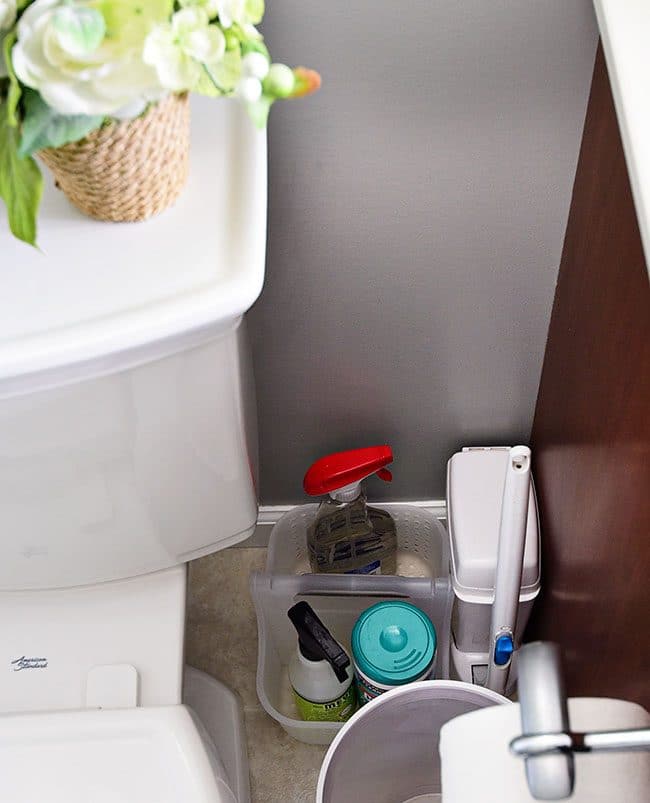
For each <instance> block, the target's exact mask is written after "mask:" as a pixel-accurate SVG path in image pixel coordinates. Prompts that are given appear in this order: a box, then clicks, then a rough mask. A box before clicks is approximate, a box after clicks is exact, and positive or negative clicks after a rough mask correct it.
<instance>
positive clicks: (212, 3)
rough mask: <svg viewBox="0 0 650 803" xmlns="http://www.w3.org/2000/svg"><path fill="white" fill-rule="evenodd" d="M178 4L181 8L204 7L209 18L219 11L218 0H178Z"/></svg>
mask: <svg viewBox="0 0 650 803" xmlns="http://www.w3.org/2000/svg"><path fill="white" fill-rule="evenodd" d="M180 4H181V6H182V8H192V7H193V6H198V7H199V8H202V9H204V10H205V11H206V13H207V15H208V17H209V18H210V19H211V20H212V19H214V18H215V17H216V16H217V14H218V13H219V0H180Z"/></svg>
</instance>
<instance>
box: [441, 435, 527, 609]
mask: <svg viewBox="0 0 650 803" xmlns="http://www.w3.org/2000/svg"><path fill="white" fill-rule="evenodd" d="M509 449H510V447H508V446H497V447H494V446H492V447H466V448H464V449H463V450H462V451H461V452H457V453H456V454H454V455H453V456H452V457H451V459H450V460H449V462H448V464H447V523H448V527H449V540H450V544H451V564H452V584H453V587H454V593H455V594H456V596H457V597H459V598H460V599H463V600H465V601H466V602H477V603H482V604H488V603H491V602H492V601H493V599H494V578H495V573H496V564H497V552H498V547H499V526H500V522H501V502H502V498H503V489H504V486H505V476H506V466H507V462H508V454H509ZM539 588H540V551H539V518H538V511H537V499H536V495H535V488H534V485H533V483H532V481H531V485H530V495H529V501H528V521H527V529H526V546H525V550H524V565H523V568H522V579H521V594H520V601H521V602H524V601H526V600H530V599H534V598H535V597H536V596H537V594H538V593H539Z"/></svg>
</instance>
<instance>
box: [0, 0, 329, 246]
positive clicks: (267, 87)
mask: <svg viewBox="0 0 650 803" xmlns="http://www.w3.org/2000/svg"><path fill="white" fill-rule="evenodd" d="M263 14H264V0H0V46H1V53H0V198H2V199H3V200H4V203H5V205H6V207H7V218H8V222H9V226H10V228H11V231H12V232H13V234H14V235H15V236H16V237H18V238H19V239H21V240H24V241H25V242H27V243H30V244H32V245H34V244H35V242H36V220H37V215H38V207H39V203H40V198H41V194H42V187H43V178H42V175H41V171H40V168H39V166H38V164H37V162H36V160H35V158H34V156H35V155H36V154H38V155H39V156H40V157H41V158H42V160H43V161H44V162H45V163H46V164H47V165H48V166H49V167H50V168H51V169H52V170H53V172H54V174H55V177H56V179H57V182H58V184H59V186H61V187H62V188H63V189H64V191H66V193H67V194H68V195H69V197H70V198H71V199H72V201H73V202H74V203H76V204H77V205H78V206H79V207H80V208H82V209H84V211H87V212H88V213H89V214H91V215H93V216H96V217H99V218H102V219H111V220H122V219H128V220H134V219H143V218H144V217H146V216H149V214H152V213H154V212H155V211H158V208H156V209H153V210H152V209H151V208H149V206H147V208H146V209H144V210H140V211H139V212H138V213H134V214H132V215H129V214H127V213H123V212H121V211H118V212H116V213H114V212H106V210H105V209H99V208H98V207H96V206H92V205H90V206H89V205H88V204H84V203H83V202H82V201H81V200H80V199H79V197H78V196H81V195H84V193H86V192H91V193H92V194H93V197H94V199H95V201H96V200H97V196H99V195H101V194H102V193H104V189H103V186H102V181H101V179H100V178H98V177H97V176H95V175H92V176H91V175H90V169H91V167H90V166H91V165H92V164H93V161H92V159H91V158H90V156H89V154H91V153H93V152H94V154H95V157H96V156H97V153H98V149H99V148H100V147H103V151H102V156H101V159H99V160H98V159H97V158H95V162H97V161H100V162H101V163H102V165H103V166H104V169H106V164H107V162H111V164H112V170H113V173H112V177H111V180H110V182H104V183H111V185H112V186H114V185H115V176H116V175H118V174H119V175H122V176H124V175H126V173H129V175H132V174H131V173H130V172H129V170H126V169H125V168H124V164H122V165H120V164H119V163H117V164H116V157H115V151H116V150H118V149H116V146H115V143H116V142H117V141H119V143H120V148H119V152H120V154H121V156H120V159H125V158H126V156H125V154H127V153H128V150H125V149H124V148H125V147H126V146H128V144H129V143H130V142H131V141H133V142H135V141H138V137H139V141H140V142H141V143H142V141H144V140H143V138H144V137H149V136H151V135H150V133H142V132H150V131H152V130H154V129H155V130H157V131H158V137H157V139H156V140H155V141H151V142H150V143H149V146H148V149H147V148H144V149H143V146H142V145H141V147H140V150H139V151H137V155H135V156H134V158H133V160H132V161H133V162H135V163H136V167H137V168H138V169H140V168H144V167H146V165H143V164H142V163H143V162H146V161H147V159H148V158H149V157H150V158H152V159H155V158H156V156H157V157H158V162H159V164H158V168H157V169H158V172H159V173H160V172H162V173H164V170H165V166H168V165H169V164H170V162H174V158H176V157H175V156H174V154H173V153H171V152H168V151H167V150H166V147H167V146H166V144H165V143H166V142H168V141H169V140H170V138H171V139H176V142H177V143H178V142H181V146H180V147H181V148H184V147H185V145H184V144H182V143H183V142H184V140H183V136H182V128H183V125H184V120H185V119H187V124H188V125H189V117H188V116H187V112H186V111H182V110H183V109H186V108H187V104H186V98H187V93H191V92H196V93H199V94H203V95H208V96H211V97H220V96H236V97H238V98H240V99H241V100H242V102H243V103H245V105H246V107H247V109H248V112H249V114H250V116H251V118H252V119H253V121H254V122H255V124H256V125H258V126H260V127H263V126H265V124H266V120H267V116H268V113H269V109H270V107H271V105H272V104H273V102H274V101H275V100H278V99H281V98H294V97H299V96H302V95H306V94H308V93H310V92H312V91H314V90H315V89H317V88H318V86H319V85H320V77H319V76H318V74H317V73H315V72H313V71H312V70H307V69H305V68H296V69H291V68H289V67H287V66H286V65H284V64H276V63H271V59H270V56H269V52H268V50H267V48H266V46H265V44H264V41H263V38H262V36H261V34H260V33H259V31H258V30H257V28H256V25H257V24H258V23H259V22H260V21H261V19H262V16H263ZM157 109H158V112H156V110H157ZM179 110H180V111H179ZM156 114H157V115H158V116H157V117H156ZM170 115H175V117H170ZM179 120H180V123H178V121H179ZM147 121H148V122H147ZM152 121H153V122H152ZM174 121H176V123H178V125H177V126H176V128H175V127H174V126H175V125H176V123H175V122H174ZM176 130H178V132H179V133H178V136H176V135H174V136H171V134H172V133H173V132H174V131H176ZM138 132H140V133H138ZM116 138H118V139H116ZM102 143H103V145H102ZM125 143H126V146H125ZM152 143H153V144H152ZM177 149H178V148H177ZM148 155H149V156H148ZM71 159H74V170H73V172H74V174H75V175H74V176H73V178H76V179H78V178H79V175H80V174H84V175H83V176H82V178H83V181H84V182H85V184H83V186H82V189H81V190H79V186H80V185H79V184H78V182H77V184H75V187H76V188H77V190H74V189H73V190H71V191H70V192H68V187H67V185H66V176H65V175H64V174H63V173H62V172H57V171H60V170H61V169H62V164H63V163H64V162H65V163H66V164H69V163H70V160H71ZM185 163H186V159H185V162H184V161H183V158H181V157H179V158H178V160H177V170H176V175H174V176H173V177H172V176H171V174H170V176H168V177H167V178H166V179H165V180H166V181H167V183H168V184H169V185H170V187H171V185H172V184H173V185H174V186H173V188H171V189H170V188H168V190H167V191H165V192H164V193H162V195H164V198H163V200H162V201H161V205H162V206H164V205H168V204H169V202H170V201H173V200H174V198H175V197H176V195H177V194H178V191H179V190H178V184H179V183H180V185H181V186H182V184H183V183H184V176H183V175H181V176H180V179H179V175H178V174H179V173H180V174H183V171H184V170H185V167H183V165H184V164H185ZM178 165H180V167H178ZM116 171H117V172H116ZM120 171H121V172H120ZM69 172H70V171H69ZM139 181H141V179H140V178H138V177H136V178H135V179H134V178H132V180H131V181H130V182H128V183H129V186H130V187H131V188H133V187H134V186H135V185H136V184H137V183H138V182H139ZM123 183H124V184H125V185H126V183H127V181H126V179H125V180H124V182H123ZM136 189H137V188H136ZM75 191H77V196H75ZM134 191H136V190H134ZM154 195H155V191H153V190H152V191H151V192H150V193H149V196H154ZM149 196H148V197H149ZM113 200H114V199H113ZM141 200H142V198H141Z"/></svg>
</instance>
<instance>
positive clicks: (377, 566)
mask: <svg viewBox="0 0 650 803" xmlns="http://www.w3.org/2000/svg"><path fill="white" fill-rule="evenodd" d="M343 574H381V561H380V560H374V561H373V562H372V563H369V564H368V565H367V566H362V567H361V568H360V569H350V571H349V572H343Z"/></svg>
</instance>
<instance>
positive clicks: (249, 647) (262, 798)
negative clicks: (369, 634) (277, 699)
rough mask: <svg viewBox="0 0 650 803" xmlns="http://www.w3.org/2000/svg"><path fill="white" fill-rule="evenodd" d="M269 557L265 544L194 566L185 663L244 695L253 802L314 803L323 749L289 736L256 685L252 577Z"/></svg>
mask: <svg viewBox="0 0 650 803" xmlns="http://www.w3.org/2000/svg"><path fill="white" fill-rule="evenodd" d="M265 562H266V550H265V549H261V548H235V549H226V550H223V551H222V552H216V553H215V554H213V555H208V556H207V557H205V558H201V559H200V560H197V561H194V562H193V563H191V564H190V582H189V599H188V623H187V634H186V661H187V663H188V664H190V665H191V666H195V667H196V668H197V669H202V670H203V671H204V672H207V673H208V674H210V675H212V676H213V677H215V678H217V679H218V680H220V681H222V682H223V683H225V684H226V685H227V686H229V687H230V688H231V689H233V691H235V692H237V693H238V694H239V696H240V698H241V700H242V704H243V708H244V718H245V725H246V734H247V738H248V758H249V761H250V775H251V793H252V803H314V800H315V790H316V780H317V778H318V771H319V769H320V764H321V761H322V759H323V756H324V754H325V748H324V747H318V746H313V745H306V744H302V743H301V742H297V741H295V740H294V739H291V738H290V737H289V736H287V734H286V733H285V732H284V731H283V730H282V728H281V727H280V726H279V725H278V724H277V723H276V722H274V721H273V720H272V719H271V718H270V717H269V716H268V715H267V714H266V713H265V711H264V710H263V709H262V708H261V706H260V704H259V702H258V699H257V693H256V691H255V671H256V667H257V626H256V621H255V611H254V609H253V603H252V602H251V599H250V594H249V591H248V577H249V574H250V572H251V571H255V570H261V569H263V568H264V564H265Z"/></svg>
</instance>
